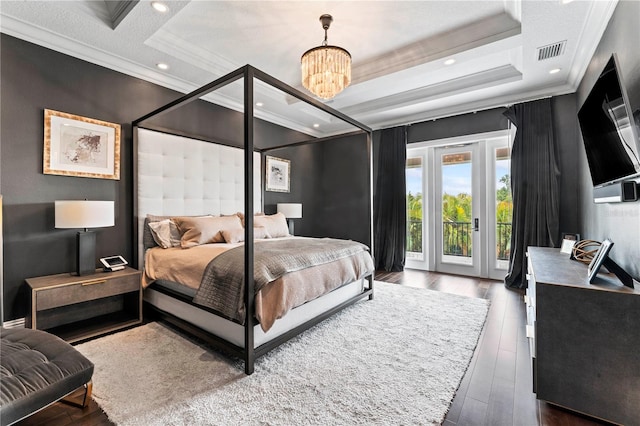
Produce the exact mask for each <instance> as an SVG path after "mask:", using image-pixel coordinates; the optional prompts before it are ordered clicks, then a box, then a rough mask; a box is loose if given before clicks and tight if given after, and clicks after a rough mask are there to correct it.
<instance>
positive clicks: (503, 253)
mask: <svg viewBox="0 0 640 426" xmlns="http://www.w3.org/2000/svg"><path fill="white" fill-rule="evenodd" d="M510 254H511V222H498V223H496V256H497V258H498V260H509V255H510Z"/></svg>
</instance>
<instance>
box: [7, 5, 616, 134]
mask: <svg viewBox="0 0 640 426" xmlns="http://www.w3.org/2000/svg"><path fill="white" fill-rule="evenodd" d="M164 3H165V4H166V5H168V7H169V11H168V12H167V13H164V14H162V13H159V12H157V11H155V10H154V9H153V8H152V7H151V2H150V1H147V0H142V1H102V0H94V1H87V0H83V1H6V0H2V2H0V18H1V20H0V29H1V31H2V32H3V33H6V34H9V35H12V36H15V37H18V38H21V39H24V40H27V41H30V42H33V43H36V44H39V45H42V46H45V47H48V48H51V49H54V50H57V51H60V52H63V53H66V54H69V55H72V56H75V57H78V58H81V59H84V60H87V61H89V62H93V63H96V64H99V65H102V66H105V67H108V68H112V69H114V70H117V71H120V72H123V73H126V74H129V75H132V76H135V77H139V78H142V79H145V80H148V81H151V82H153V83H157V84H159V85H162V86H165V87H169V88H172V89H175V90H178V91H180V92H183V93H188V92H190V91H192V90H194V89H197V88H198V87H200V86H203V85H205V84H207V83H209V82H211V81H213V80H215V79H217V78H218V77H220V76H223V75H225V74H227V73H228V72H231V71H233V70H235V69H237V68H240V67H241V66H243V65H245V64H250V65H252V66H254V67H256V68H258V69H260V70H262V71H264V72H266V73H268V74H270V75H272V76H273V77H275V78H277V79H279V80H281V81H283V82H285V83H288V84H290V85H292V86H294V87H296V88H299V89H301V90H304V89H303V88H302V86H301V84H300V56H301V54H302V53H303V52H305V51H306V50H307V49H309V48H311V47H315V46H318V45H320V44H321V42H322V40H323V37H324V32H323V30H322V27H321V25H320V22H319V20H318V18H319V17H320V15H322V14H324V13H329V14H331V15H333V18H334V21H333V23H332V25H331V28H330V29H329V33H328V39H329V44H333V45H338V46H341V47H343V48H345V49H347V50H348V51H349V52H350V53H351V55H352V57H353V71H352V74H353V81H352V84H351V86H349V87H348V88H347V89H346V90H345V91H344V92H342V93H340V94H338V95H337V96H336V97H335V98H334V99H333V100H331V101H329V105H330V106H331V107H333V108H335V109H337V110H339V111H341V112H343V113H345V114H347V115H349V116H351V117H353V118H355V119H356V120H358V121H360V122H362V123H364V124H366V125H368V126H370V127H372V128H374V129H379V128H384V127H390V126H394V125H400V124H408V123H412V122H417V121H424V120H429V119H435V118H439V117H443V116H449V115H455V114H460V113H465V112H470V111H476V110H482V109H487V108H492V107H496V106H501V105H507V104H512V103H515V102H521V101H525V100H531V99H537V98H541V97H546V96H552V95H559V94H564V93H571V92H573V91H575V89H576V88H577V85H578V84H579V82H580V80H581V78H582V76H583V74H584V71H585V69H586V67H587V65H588V63H589V60H590V59H591V56H592V55H593V52H594V50H595V48H596V46H597V44H598V42H599V40H600V38H601V36H602V33H603V32H604V29H605V28H606V25H607V22H608V21H609V18H610V17H611V15H612V13H613V10H614V8H615V5H616V3H617V0H612V1H609V0H600V1H598V0H594V1H586V0H585V1H580V0H576V1H570V2H567V0H546V1H537V0H535V1H533V0H515V1H511V0H498V1H492V0H476V1H451V0H449V1H197V0H194V1H164ZM562 41H566V45H565V47H564V49H563V52H562V54H561V55H560V56H557V57H554V58H550V59H545V60H542V61H539V60H538V54H537V48H538V47H542V46H546V45H550V44H553V43H556V42H562ZM450 58H453V59H455V60H456V62H455V63H454V64H453V65H445V64H444V61H445V60H446V59H450ZM159 62H164V63H166V64H168V65H169V69H168V70H166V71H161V70H159V69H157V68H156V64H157V63H159ZM554 68H559V69H560V71H559V72H558V73H556V74H549V71H550V70H551V69H554ZM241 89H242V85H241V84H233V85H231V86H230V87H227V88H225V89H224V90H221V91H218V92H215V93H214V94H212V95H208V96H207V98H206V99H207V100H210V101H212V102H215V103H218V104H221V105H224V106H227V107H229V108H233V109H236V110H242V100H241V93H242V92H241ZM255 98H256V101H259V102H262V103H263V104H264V105H263V106H262V107H256V115H257V116H259V117H261V118H264V119H266V120H269V121H272V122H274V123H277V124H281V125H284V126H287V127H290V128H293V129H296V130H299V131H302V132H305V133H308V134H313V135H317V136H322V135H327V134H331V133H335V132H337V131H342V130H344V128H343V126H342V125H341V124H339V123H337V122H336V121H335V120H333V119H331V118H329V117H328V116H327V115H326V114H318V113H317V112H316V110H315V109H312V108H309V107H307V106H306V105H304V104H303V103H301V102H296V101H295V100H293V99H292V98H291V97H289V96H286V95H285V94H283V93H282V92H279V91H277V90H274V89H272V88H266V87H264V86H262V85H259V86H257V87H256V94H255ZM313 124H319V127H317V128H314V127H313Z"/></svg>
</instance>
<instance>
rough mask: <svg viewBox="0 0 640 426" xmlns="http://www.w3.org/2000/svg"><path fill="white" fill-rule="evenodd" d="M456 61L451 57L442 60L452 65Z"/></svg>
mask: <svg viewBox="0 0 640 426" xmlns="http://www.w3.org/2000/svg"><path fill="white" fill-rule="evenodd" d="M455 63H456V60H455V59H453V58H451V59H447V60H446V61H444V64H445V65H453V64H455Z"/></svg>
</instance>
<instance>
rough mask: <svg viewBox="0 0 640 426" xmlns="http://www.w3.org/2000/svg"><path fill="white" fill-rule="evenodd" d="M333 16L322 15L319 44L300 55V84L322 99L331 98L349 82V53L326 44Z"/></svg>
mask: <svg viewBox="0 0 640 426" xmlns="http://www.w3.org/2000/svg"><path fill="white" fill-rule="evenodd" d="M332 21H333V18H332V17H331V15H326V14H325V15H322V16H321V17H320V22H321V23H322V28H324V41H323V42H322V45H321V46H318V47H314V48H313V49H309V50H307V51H306V52H304V54H303V55H302V60H301V62H302V85H303V86H304V87H305V88H306V89H307V90H309V91H310V92H311V93H313V94H314V95H316V96H318V97H320V98H322V99H331V98H333V97H334V96H335V95H337V94H338V93H340V92H342V91H343V90H344V89H345V88H346V87H347V86H348V85H349V84H350V83H351V55H350V54H349V52H347V51H346V50H345V49H343V48H342V47H338V46H329V45H328V44H327V30H328V29H329V25H331V22H332Z"/></svg>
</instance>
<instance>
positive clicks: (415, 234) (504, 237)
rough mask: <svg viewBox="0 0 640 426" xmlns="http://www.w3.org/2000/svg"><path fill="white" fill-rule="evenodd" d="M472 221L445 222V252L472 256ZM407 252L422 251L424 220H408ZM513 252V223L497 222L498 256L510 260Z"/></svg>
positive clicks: (500, 258)
mask: <svg viewBox="0 0 640 426" xmlns="http://www.w3.org/2000/svg"><path fill="white" fill-rule="evenodd" d="M472 232H473V231H472V228H471V222H443V223H442V240H443V253H444V254H445V255H448V256H462V257H471V255H472V243H471V241H472ZM407 252H410V253H422V221H421V220H411V219H409V220H408V221H407ZM510 254H511V223H509V222H498V223H497V224H496V257H497V259H498V260H509V255H510Z"/></svg>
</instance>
